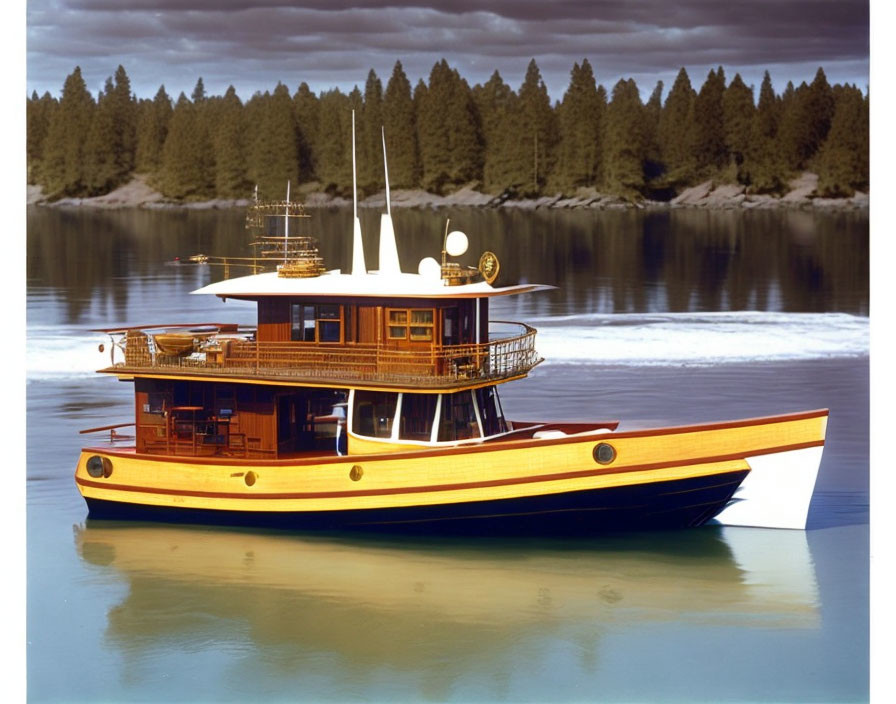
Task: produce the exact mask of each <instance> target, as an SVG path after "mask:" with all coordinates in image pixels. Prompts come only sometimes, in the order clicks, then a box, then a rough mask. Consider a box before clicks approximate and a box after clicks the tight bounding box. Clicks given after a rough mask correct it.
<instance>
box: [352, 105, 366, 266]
mask: <svg viewBox="0 0 896 704" xmlns="http://www.w3.org/2000/svg"><path fill="white" fill-rule="evenodd" d="M352 201H353V203H354V208H355V210H354V231H353V234H352V274H353V275H355V276H364V275H365V274H366V273H367V266H366V264H365V263H364V242H363V240H362V239H361V221H360V220H359V219H358V171H357V166H356V164H355V111H354V110H352Z"/></svg>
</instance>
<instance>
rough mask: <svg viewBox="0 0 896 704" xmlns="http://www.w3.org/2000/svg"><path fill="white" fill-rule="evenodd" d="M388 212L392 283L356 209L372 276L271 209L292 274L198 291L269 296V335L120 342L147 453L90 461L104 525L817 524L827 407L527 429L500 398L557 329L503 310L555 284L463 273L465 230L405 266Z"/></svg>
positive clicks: (492, 260)
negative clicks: (335, 265) (810, 517)
mask: <svg viewBox="0 0 896 704" xmlns="http://www.w3.org/2000/svg"><path fill="white" fill-rule="evenodd" d="M386 202H387V212H386V213H385V214H383V216H382V220H381V232H380V257H379V270H378V271H375V272H374V271H368V270H367V267H366V266H365V262H364V254H363V247H362V246H361V232H360V222H359V220H358V217H357V207H356V210H355V217H354V239H353V260H352V261H353V263H352V271H351V273H342V272H339V271H326V270H324V268H323V266H322V263H321V260H320V257H319V255H318V252H317V250H316V248H315V246H314V245H315V242H314V240H313V238H311V237H308V236H305V235H302V236H299V235H298V234H297V233H296V228H297V227H299V226H302V225H307V224H308V216H307V213H305V211H304V209H303V208H302V207H301V205H299V204H297V203H293V202H290V201H289V198H288V196H287V201H286V202H281V203H261V202H256V203H255V204H254V205H252V206H251V207H250V209H249V216H248V219H247V226H248V228H249V230H250V231H251V232H252V234H253V235H254V236H255V241H256V243H259V244H260V245H261V247H262V249H263V251H264V252H266V253H268V254H269V255H270V256H272V258H273V260H274V261H276V262H277V267H276V270H274V271H269V272H266V273H260V274H252V275H249V276H243V277H238V278H233V279H225V280H222V281H219V282H217V283H213V284H211V285H208V286H206V287H204V288H202V289H200V290H198V291H194V293H197V294H211V295H214V296H217V297H219V298H222V299H224V300H227V299H239V300H244V301H252V302H254V303H255V304H256V305H257V309H258V324H257V327H256V328H254V329H252V330H239V329H238V328H237V327H236V326H234V325H230V326H222V325H211V326H210V327H211V328H213V329H214V332H212V333H208V334H204V335H203V336H202V339H201V340H196V341H195V342H194V340H193V339H191V345H192V346H191V348H190V349H191V353H190V354H188V355H175V356H171V355H167V354H159V353H158V350H156V349H155V345H158V342H159V339H158V335H156V336H155V338H154V341H155V345H154V344H153V337H152V331H153V330H157V329H158V328H159V326H143V327H129V328H126V329H125V328H120V329H110V330H105V332H107V333H109V334H110V335H111V336H112V338H113V345H112V353H113V358H112V364H111V366H108V367H106V368H104V369H101V370H100V371H101V372H103V373H106V374H111V375H114V376H117V377H118V378H119V379H124V380H131V381H133V383H134V391H135V408H136V417H135V418H134V421H133V425H134V426H135V429H136V432H135V434H134V442H133V444H132V445H130V446H128V447H122V446H120V445H117V444H113V445H111V446H91V447H85V448H84V449H83V450H82V452H81V456H80V459H79V462H78V467H77V470H76V474H75V480H76V483H77V486H78V488H79V490H80V491H81V493H82V495H83V496H84V498H85V499H86V501H87V504H88V507H89V510H90V515H91V516H97V517H103V516H106V517H115V518H121V517H128V518H130V517H134V518H158V519H163V520H187V521H199V522H223V523H240V524H245V523H249V524H273V525H279V526H288V527H295V528H314V529H345V528H348V529H362V528H380V529H384V528H385V529H402V530H411V531H430V530H437V531H470V532H485V531H489V532H492V531H496V530H504V531H512V532H527V533H554V532H595V531H602V530H608V529H633V528H634V529H639V528H660V527H663V528H665V527H685V526H698V525H701V524H703V523H706V522H707V521H710V520H716V521H718V522H722V523H726V524H733V525H749V526H761V527H782V528H804V527H805V525H806V517H807V513H808V508H809V502H810V500H811V497H812V492H813V489H814V485H815V478H816V475H817V472H818V466H819V462H820V459H821V452H822V448H823V445H824V438H825V429H826V425H827V417H828V411H827V410H812V411H806V412H801V413H795V414H787V415H779V416H772V417H765V418H751V419H747V420H738V421H726V422H718V423H710V424H701V425H689V426H680V427H665V428H655V429H650V430H626V429H625V428H624V427H622V428H620V425H619V423H618V422H617V421H615V420H613V421H595V422H590V423H589V422H582V423H554V422H551V421H550V420H546V421H545V422H542V423H532V422H518V421H513V420H510V419H508V418H507V417H505V415H504V411H503V408H502V405H501V402H500V398H499V387H500V386H501V384H504V383H507V382H511V381H514V380H517V379H522V378H524V377H525V376H526V375H527V374H528V373H529V372H530V370H531V369H532V368H533V367H535V366H536V365H537V364H539V363H540V362H541V361H542V360H541V358H540V357H539V356H538V354H537V353H536V350H535V336H536V331H535V330H534V329H533V328H531V327H529V326H528V325H526V324H524V323H507V322H500V321H494V320H491V319H490V316H489V302H490V301H491V300H492V299H494V298H496V297H499V296H510V295H521V294H528V293H532V292H536V291H539V290H543V289H545V288H548V287H544V286H538V285H531V284H518V285H510V286H494V285H493V283H494V276H495V275H496V273H497V270H498V263H497V258H496V257H495V256H494V255H493V254H491V253H489V252H486V253H485V254H483V256H482V257H481V259H480V266H479V267H478V268H477V269H474V268H469V267H460V266H459V265H458V264H457V262H452V261H450V260H449V257H452V258H456V257H458V256H460V255H462V254H463V252H464V251H465V249H466V237H465V235H463V234H462V233H460V232H451V233H448V232H447V229H448V228H447V226H446V235H445V238H444V241H443V247H442V261H441V264H440V263H439V262H438V261H436V260H435V259H431V258H427V259H424V260H423V261H422V262H421V263H420V266H419V267H418V273H415V274H409V273H405V272H402V270H401V268H400V266H399V262H398V250H397V246H396V242H395V233H394V229H393V226H392V220H391V214H390V212H389V198H388V188H387V199H386ZM291 227H292V228H293V233H292V235H291V234H290V228H291ZM256 270H257V263H254V264H253V271H256ZM191 327H196V326H195V325H193V326H191ZM204 329H206V330H208V329H209V326H207V327H206V328H204ZM116 349H121V350H123V352H124V355H123V357H124V358H123V359H117V360H116V358H115V356H114V353H115V350H116ZM120 425H128V424H119V425H116V426H106V427H105V428H101V429H99V430H103V429H110V428H112V429H114V428H117V427H120Z"/></svg>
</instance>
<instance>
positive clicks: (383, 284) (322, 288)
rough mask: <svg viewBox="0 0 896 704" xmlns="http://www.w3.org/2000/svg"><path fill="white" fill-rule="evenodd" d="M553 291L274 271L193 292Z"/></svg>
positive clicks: (414, 294)
mask: <svg viewBox="0 0 896 704" xmlns="http://www.w3.org/2000/svg"><path fill="white" fill-rule="evenodd" d="M554 288H556V287H555V286H547V285H544V284H517V285H515V286H501V287H498V288H495V287H493V286H491V285H489V284H487V283H486V282H485V281H478V282H476V283H472V284H463V285H460V286H448V285H446V284H445V283H444V282H443V281H442V280H441V279H433V278H430V277H426V276H421V275H420V274H394V275H388V276H387V275H380V274H377V273H367V274H362V275H353V274H342V273H338V272H328V273H326V274H322V275H321V276H315V277H309V278H288V277H281V276H278V275H277V272H268V273H264V274H254V275H251V276H241V277H239V278H235V279H226V280H224V281H218V282H216V283H213V284H209V285H208V286H204V287H203V288H200V289H197V290H196V291H193V293H195V294H212V295H215V296H220V297H222V298H248V299H256V298H262V297H269V296H291V297H311V296H324V297H333V298H336V297H340V298H347V297H362V298H491V297H494V296H508V295H513V294H518V293H531V292H533V291H547V290H551V289H554Z"/></svg>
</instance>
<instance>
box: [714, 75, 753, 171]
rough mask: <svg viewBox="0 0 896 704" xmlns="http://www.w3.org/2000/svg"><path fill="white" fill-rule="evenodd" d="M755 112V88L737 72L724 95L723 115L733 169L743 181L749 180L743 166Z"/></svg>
mask: <svg viewBox="0 0 896 704" xmlns="http://www.w3.org/2000/svg"><path fill="white" fill-rule="evenodd" d="M754 112H755V106H754V105H753V90H752V89H751V88H748V87H747V86H746V85H745V84H744V82H743V80H742V79H741V77H740V74H739V73H738V74H735V76H734V79H733V80H732V81H731V83H730V84H729V86H728V87H727V88H726V89H725V93H724V95H723V96H722V117H723V123H724V133H725V147H726V149H727V151H728V154H729V158H730V159H731V166H732V170H733V171H734V172H735V173H736V174H737V177H738V180H739V181H741V182H743V183H746V182H748V176H747V174H746V173H745V172H744V171H743V170H742V167H743V164H744V161H745V160H746V155H747V152H748V151H749V149H750V142H751V128H752V124H753V119H754Z"/></svg>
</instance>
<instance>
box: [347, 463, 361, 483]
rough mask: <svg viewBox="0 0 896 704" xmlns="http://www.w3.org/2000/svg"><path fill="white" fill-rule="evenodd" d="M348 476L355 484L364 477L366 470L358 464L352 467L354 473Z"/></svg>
mask: <svg viewBox="0 0 896 704" xmlns="http://www.w3.org/2000/svg"><path fill="white" fill-rule="evenodd" d="M348 476H349V477H351V480H352V481H353V482H356V481H358V480H359V479H360V478H361V477H363V476H364V470H363V469H362V468H361V465H359V464H356V465H354V466H353V467H352V471H351V472H349V473H348Z"/></svg>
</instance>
